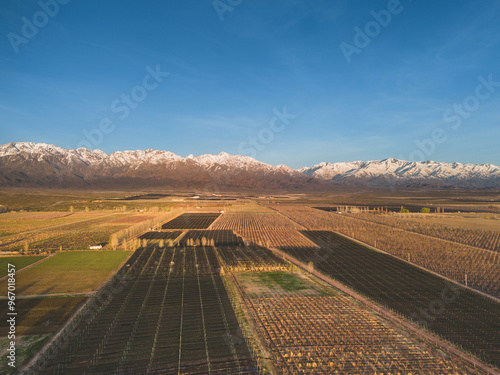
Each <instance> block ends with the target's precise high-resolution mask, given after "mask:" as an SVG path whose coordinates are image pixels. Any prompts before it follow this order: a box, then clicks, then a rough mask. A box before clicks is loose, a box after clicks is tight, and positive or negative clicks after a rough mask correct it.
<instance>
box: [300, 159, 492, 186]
mask: <svg viewBox="0 0 500 375" xmlns="http://www.w3.org/2000/svg"><path fill="white" fill-rule="evenodd" d="M299 171H300V172H302V173H304V174H306V175H308V176H312V177H316V178H320V179H322V180H329V181H334V182H345V183H360V182H363V183H366V184H369V185H387V183H388V181H391V184H393V183H407V184H408V183H414V182H421V183H427V184H439V185H444V184H448V185H456V186H475V185H478V186H488V187H498V186H500V168H499V167H497V166H494V165H492V164H480V165H479V164H462V163H458V162H454V163H443V162H435V161H430V160H428V161H422V162H420V161H416V162H415V161H406V160H399V159H395V158H387V159H384V160H371V161H366V162H362V161H356V162H340V163H319V164H317V165H315V166H313V167H303V168H300V169H299Z"/></svg>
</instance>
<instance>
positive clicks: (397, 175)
mask: <svg viewBox="0 0 500 375" xmlns="http://www.w3.org/2000/svg"><path fill="white" fill-rule="evenodd" d="M332 185H359V186H381V187H383V186H389V185H392V186H405V187H408V186H409V187H411V186H413V187H422V186H435V187H476V188H486V187H488V188H490V187H497V188H498V187H500V168H499V167H497V166H494V165H491V164H481V165H476V164H460V163H452V164H451V163H440V162H433V161H426V162H409V161H404V160H398V159H393V158H390V159H385V160H375V161H366V162H365V161H356V162H342V163H320V164H318V165H315V166H313V167H303V168H299V169H298V170H294V169H291V168H289V167H287V166H286V165H278V166H272V165H269V164H266V163H262V162H260V161H257V160H255V159H253V158H251V157H248V156H242V155H230V154H227V153H225V152H221V153H220V154H218V155H213V154H207V155H200V156H193V155H189V156H188V157H182V156H179V155H176V154H174V153H172V152H169V151H160V150H152V149H148V150H144V151H141V150H139V151H117V152H113V153H111V154H106V153H105V152H103V151H101V150H89V149H86V148H79V149H76V150H72V149H63V148H60V147H58V146H54V145H48V144H44V143H31V142H15V143H8V144H5V145H2V146H0V186H20V187H23V186H26V187H34V186H40V187H99V188H103V187H113V188H119V187H132V186H133V187H149V186H165V187H192V188H194V189H197V190H199V191H203V190H205V191H207V192H209V191H214V190H217V189H220V188H222V187H247V188H267V189H275V188H282V189H294V188H328V187H329V186H332Z"/></svg>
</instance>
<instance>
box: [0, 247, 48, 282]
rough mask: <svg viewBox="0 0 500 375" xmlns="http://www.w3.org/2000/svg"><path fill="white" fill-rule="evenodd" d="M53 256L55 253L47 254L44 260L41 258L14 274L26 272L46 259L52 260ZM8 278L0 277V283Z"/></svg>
mask: <svg viewBox="0 0 500 375" xmlns="http://www.w3.org/2000/svg"><path fill="white" fill-rule="evenodd" d="M54 255H56V253H51V254H48V255H47V256H46V257H44V258H42V259H40V260H37V261H36V262H34V263H31V264H28V265H27V266H26V267H23V268H21V269H20V270H18V271H16V273H19V272H21V271H24V270H27V269H28V268H31V267H33V266H34V265H35V264H38V263H40V262H43V261H44V260H47V259H49V258H52V257H53V256H54ZM5 258H8V257H5ZM8 277H9V275H5V276H4V277H0V282H1V281H3V280H5V279H6V278H8Z"/></svg>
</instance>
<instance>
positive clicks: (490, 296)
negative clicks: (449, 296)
mask: <svg viewBox="0 0 500 375" xmlns="http://www.w3.org/2000/svg"><path fill="white" fill-rule="evenodd" d="M332 232H334V233H336V234H338V235H340V236H342V237H344V238H347V239H348V240H351V241H354V242H357V243H358V244H360V245H363V246H365V247H367V248H369V249H371V250H374V251H377V252H379V253H382V254H385V255H389V256H391V257H392V258H394V259H397V260H400V261H403V262H404V263H406V264H409V265H411V266H413V267H416V268H419V269H421V270H422V271H425V272H428V273H430V274H433V275H434V276H438V277H440V278H442V279H445V280H447V281H449V282H450V283H453V284H455V285H458V286H460V287H462V288H465V289H468V290H470V291H472V292H475V293H479V294H481V295H482V296H484V297H488V298H490V299H492V300H494V301H495V302H499V303H500V298H497V297H495V296H492V295H491V294H488V293H485V292H483V291H481V290H477V289H474V288H471V287H470V286H467V285H465V284H462V283H459V282H458V281H455V280H452V279H450V278H449V277H447V276H445V275H442V274H440V273H437V272H435V271H432V270H430V269H427V268H425V267H422V266H420V265H418V264H416V263H412V262H408V261H407V260H406V259H404V258H400V257H398V256H396V255H393V254H391V253H387V252H385V251H384V250H381V249H377V248H376V247H373V246H372V245H370V244H367V243H366V242H363V241H360V240H357V239H355V238H353V237H350V236H347V235H345V234H343V233H340V232H337V231H332ZM433 238H435V237H433ZM451 242H453V241H451ZM482 250H484V249H482Z"/></svg>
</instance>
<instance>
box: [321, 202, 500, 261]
mask: <svg viewBox="0 0 500 375" xmlns="http://www.w3.org/2000/svg"><path fill="white" fill-rule="evenodd" d="M313 208H315V209H316V207H313ZM328 213H329V214H332V215H335V214H334V213H333V212H328ZM346 217H347V218H349V219H354V220H359V221H364V222H366V223H370V224H375V225H381V226H383V227H387V228H392V229H399V230H402V231H405V232H408V233H412V234H418V235H419V236H423V237H426V238H430V239H433V240H439V241H445V242H449V243H451V244H453V245H465V246H468V247H472V248H474V249H478V250H482V251H489V252H492V253H495V254H498V250H491V249H485V248H484V247H479V246H475V245H470V244H467V243H463V242H458V241H452V240H448V239H446V238H441V237H437V236H431V235H429V234H424V233H420V232H416V231H413V230H410V229H404V228H400V227H396V226H393V225H389V224H384V223H377V222H375V221H370V220H368V219H362V218H359V217H354V216H349V215H347V216H346Z"/></svg>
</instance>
